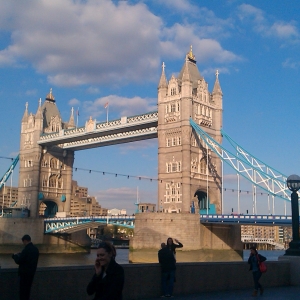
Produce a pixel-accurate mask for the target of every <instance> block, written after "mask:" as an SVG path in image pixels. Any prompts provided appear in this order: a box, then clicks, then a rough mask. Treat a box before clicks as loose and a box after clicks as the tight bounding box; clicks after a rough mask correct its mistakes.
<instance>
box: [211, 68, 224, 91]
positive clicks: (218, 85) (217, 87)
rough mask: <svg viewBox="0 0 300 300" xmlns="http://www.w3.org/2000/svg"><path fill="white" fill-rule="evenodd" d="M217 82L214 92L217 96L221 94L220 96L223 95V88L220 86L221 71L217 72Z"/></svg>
mask: <svg viewBox="0 0 300 300" xmlns="http://www.w3.org/2000/svg"><path fill="white" fill-rule="evenodd" d="M215 75H216V81H215V85H214V89H213V91H212V93H213V95H215V94H219V95H221V96H222V95H223V93H222V89H221V86H220V82H219V70H217V71H216V74H215Z"/></svg>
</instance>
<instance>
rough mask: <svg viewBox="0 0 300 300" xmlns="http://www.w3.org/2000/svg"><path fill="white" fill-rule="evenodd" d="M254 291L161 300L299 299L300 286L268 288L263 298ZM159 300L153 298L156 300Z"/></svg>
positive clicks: (212, 293)
mask: <svg viewBox="0 0 300 300" xmlns="http://www.w3.org/2000/svg"><path fill="white" fill-rule="evenodd" d="M252 292H253V289H243V290H235V291H223V292H205V293H201V294H196V295H184V296H174V297H173V298H159V299H174V300H175V299H176V300H204V299H205V300H220V299H226V300H248V299H252V300H253V299H269V300H287V299H299V295H300V286H284V287H272V288H266V289H265V291H264V294H263V295H262V296H260V295H258V296H257V297H252ZM154 299H156V300H157V299H158V298H151V299H148V300H154Z"/></svg>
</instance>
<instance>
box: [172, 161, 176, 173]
mask: <svg viewBox="0 0 300 300" xmlns="http://www.w3.org/2000/svg"><path fill="white" fill-rule="evenodd" d="M176 171H177V163H173V164H172V172H176Z"/></svg>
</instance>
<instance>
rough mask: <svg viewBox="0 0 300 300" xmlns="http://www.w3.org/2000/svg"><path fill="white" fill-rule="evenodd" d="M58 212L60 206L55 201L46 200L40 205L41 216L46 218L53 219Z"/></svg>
mask: <svg viewBox="0 0 300 300" xmlns="http://www.w3.org/2000/svg"><path fill="white" fill-rule="evenodd" d="M57 212H58V206H57V204H56V203H55V202H54V201H51V200H44V201H42V202H41V203H40V207H39V214H40V215H41V216H44V217H46V218H53V217H54V216H55V215H56V213H57Z"/></svg>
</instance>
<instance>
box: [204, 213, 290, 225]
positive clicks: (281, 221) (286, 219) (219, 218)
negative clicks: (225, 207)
mask: <svg viewBox="0 0 300 300" xmlns="http://www.w3.org/2000/svg"><path fill="white" fill-rule="evenodd" d="M200 223H204V224H205V223H227V224H241V225H278V226H283V225H287V226H289V225H292V216H281V215H274V216H273V215H216V214H214V215H200Z"/></svg>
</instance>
